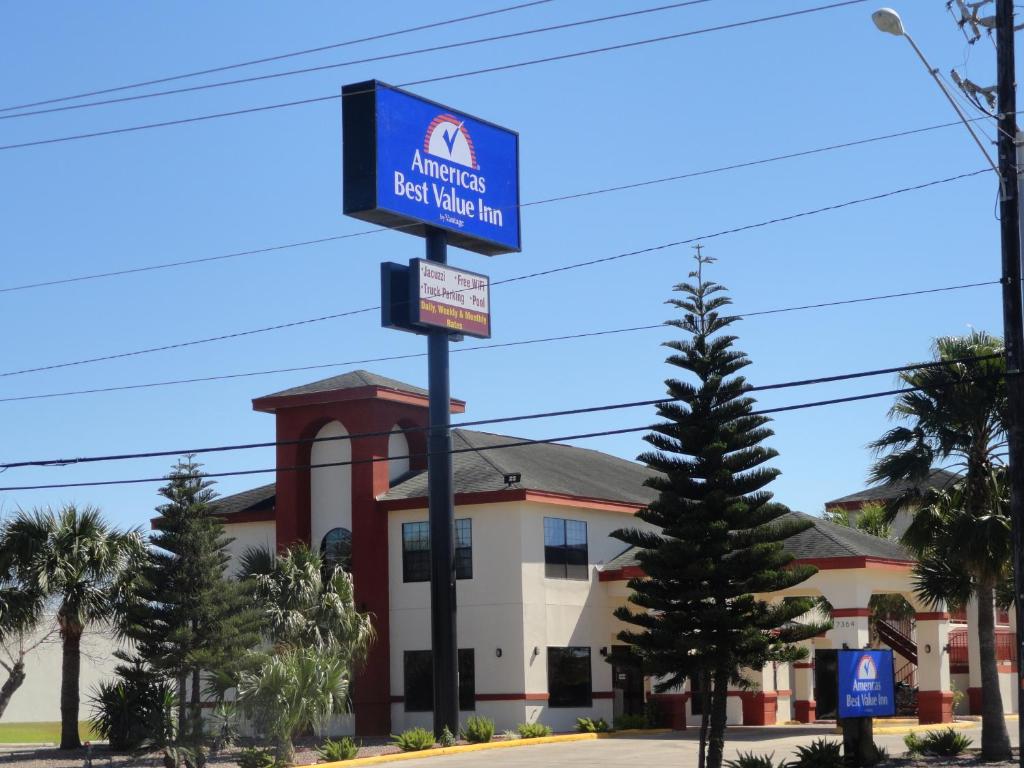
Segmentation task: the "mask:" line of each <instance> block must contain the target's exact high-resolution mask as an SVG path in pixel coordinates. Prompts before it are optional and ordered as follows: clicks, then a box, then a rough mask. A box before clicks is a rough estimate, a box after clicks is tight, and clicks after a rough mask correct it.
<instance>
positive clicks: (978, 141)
mask: <svg viewBox="0 0 1024 768" xmlns="http://www.w3.org/2000/svg"><path fill="white" fill-rule="evenodd" d="M903 37H905V38H906V39H907V42H908V43H910V47H911V48H913V49H914V53H916V54H917V58H919V59H920V60H921V63H922V64H924V67H925V69H927V70H928V74H929V75H931V76H932V79H933V80H934V81H935V84H936V85H937V86H939V90H940V91H942V95H943V96H945V97H946V99H947V100H948V101H949V103H950V105H951V106H952V107H953V109H954V110H956V113H957V115H958V116H959V117H960V121H961V122H962V123H963V124H964V128H966V129H967V132H968V133H969V134H971V138H972V139H974V143H975V144H977V145H978V149H980V150H981V154H983V155H984V156H985V159H986V160H987V161H988V164H989V165H990V166H992V170H993V171H995V172H996V177H997V178H998V179H999V189H1000V192H1001V194H1002V195H1003V197H1005V196H1006V186H1005V182H1004V180H1003V175H1002V174H1001V173H1000V172H999V167H998V166H997V165H996V164H995V161H994V160H992V157H991V156H990V155H989V153H988V150H987V149H985V145H984V144H983V143H982V141H981V139H980V138H978V134H977V133H975V131H974V128H972V127H971V121H970V119H969V118H968V117H967V115H966V114H964V111H963V110H962V109H961V108H960V105H959V104H957V101H956V99H955V98H953V94H951V93H950V92H949V89H948V88H946V85H945V83H943V82H942V78H940V77H939V74H938V72H939V71H938V70H937V69H935V68H933V67H932V65H931V64H929V63H928V59H926V58H925V57H924V54H923V53H922V52H921V49H920V48H918V47H917V43H915V42H914V38H913V37H911V36H910V35H909V34H907V33H906V32H904V33H903Z"/></svg>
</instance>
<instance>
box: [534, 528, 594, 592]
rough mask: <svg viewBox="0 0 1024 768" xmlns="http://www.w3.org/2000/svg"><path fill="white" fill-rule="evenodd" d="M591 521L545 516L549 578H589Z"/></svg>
mask: <svg viewBox="0 0 1024 768" xmlns="http://www.w3.org/2000/svg"><path fill="white" fill-rule="evenodd" d="M587 561H588V556H587V524H586V523H584V522H581V521H579V520H562V519H560V518H557V517H545V518H544V575H545V576H547V577H548V578H549V579H586V578H588V576H589V571H590V569H589V568H588V567H587Z"/></svg>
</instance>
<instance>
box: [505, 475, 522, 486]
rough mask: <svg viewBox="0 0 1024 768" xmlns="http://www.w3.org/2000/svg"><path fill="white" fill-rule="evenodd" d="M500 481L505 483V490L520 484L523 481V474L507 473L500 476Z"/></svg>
mask: <svg viewBox="0 0 1024 768" xmlns="http://www.w3.org/2000/svg"><path fill="white" fill-rule="evenodd" d="M502 479H504V481H505V487H506V488H511V487H512V486H513V485H517V484H518V483H520V482H522V480H523V473H522V472H507V473H506V474H504V475H502Z"/></svg>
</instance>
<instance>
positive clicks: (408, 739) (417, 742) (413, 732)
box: [391, 728, 434, 752]
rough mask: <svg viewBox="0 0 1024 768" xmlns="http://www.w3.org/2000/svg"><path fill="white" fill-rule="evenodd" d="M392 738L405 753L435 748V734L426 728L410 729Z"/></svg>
mask: <svg viewBox="0 0 1024 768" xmlns="http://www.w3.org/2000/svg"><path fill="white" fill-rule="evenodd" d="M391 738H392V740H393V741H394V743H395V746H397V747H398V748H399V749H400V750H402V751H403V752H419V751H421V750H424V749H430V748H431V747H432V746H434V734H432V733H431V732H430V731H428V730H427V729H426V728H410V729H409V730H407V731H402V733H400V734H398V735H397V736H395V735H392V736H391Z"/></svg>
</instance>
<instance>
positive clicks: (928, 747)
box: [921, 728, 972, 757]
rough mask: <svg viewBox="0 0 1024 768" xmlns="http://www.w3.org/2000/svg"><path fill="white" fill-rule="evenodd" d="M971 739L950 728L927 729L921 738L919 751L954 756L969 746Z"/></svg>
mask: <svg viewBox="0 0 1024 768" xmlns="http://www.w3.org/2000/svg"><path fill="white" fill-rule="evenodd" d="M971 743H972V742H971V739H969V738H967V737H966V736H964V735H963V734H962V733H959V732H958V731H955V730H953V729H952V728H943V729H942V730H941V731H928V732H927V733H925V735H924V738H922V739H921V751H922V752H923V753H924V754H927V755H937V756H939V757H956V756H957V755H959V754H960V753H962V752H965V751H966V750H967V749H968V748H969V747H970V746H971Z"/></svg>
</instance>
